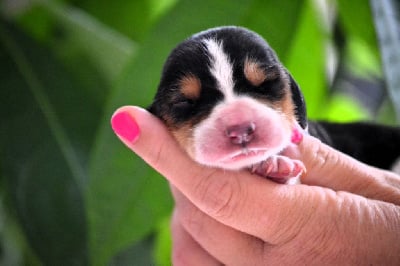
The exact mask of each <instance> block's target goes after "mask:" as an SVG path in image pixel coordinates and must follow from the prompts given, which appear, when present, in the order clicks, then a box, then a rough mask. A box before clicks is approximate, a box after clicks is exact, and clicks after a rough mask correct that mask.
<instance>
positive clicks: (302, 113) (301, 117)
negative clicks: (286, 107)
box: [288, 74, 307, 129]
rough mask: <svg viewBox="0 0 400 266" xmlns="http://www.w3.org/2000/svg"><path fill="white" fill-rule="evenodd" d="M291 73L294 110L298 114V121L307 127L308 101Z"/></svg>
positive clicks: (303, 126) (290, 80)
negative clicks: (306, 101)
mask: <svg viewBox="0 0 400 266" xmlns="http://www.w3.org/2000/svg"><path fill="white" fill-rule="evenodd" d="M288 75H289V82H290V90H291V92H292V100H293V104H294V107H295V109H294V111H295V115H296V119H297V122H298V123H299V125H300V126H301V127H302V128H303V129H305V128H306V127H307V109H306V103H305V101H304V97H303V93H302V92H301V90H300V88H299V86H298V85H297V83H296V81H294V79H293V77H292V76H291V75H290V74H288Z"/></svg>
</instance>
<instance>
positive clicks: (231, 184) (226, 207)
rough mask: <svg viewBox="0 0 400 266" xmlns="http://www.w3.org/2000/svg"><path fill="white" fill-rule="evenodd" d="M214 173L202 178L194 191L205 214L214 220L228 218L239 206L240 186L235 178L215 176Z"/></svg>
mask: <svg viewBox="0 0 400 266" xmlns="http://www.w3.org/2000/svg"><path fill="white" fill-rule="evenodd" d="M215 173H216V172H212V173H211V174H210V175H208V176H207V177H206V178H202V179H201V180H202V181H201V182H200V183H199V184H198V186H197V188H196V190H197V193H198V194H199V198H200V202H201V204H202V205H203V210H204V211H205V212H206V213H207V214H209V215H210V216H212V217H215V218H229V217H231V216H232V215H233V213H234V211H235V210H236V209H237V207H238V204H239V202H238V201H237V199H238V198H239V195H240V193H241V191H240V184H239V182H238V180H237V179H236V178H235V177H231V176H226V177H225V176H223V177H222V176H221V175H219V176H216V174H215Z"/></svg>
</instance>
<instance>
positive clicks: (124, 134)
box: [111, 112, 140, 143]
mask: <svg viewBox="0 0 400 266" xmlns="http://www.w3.org/2000/svg"><path fill="white" fill-rule="evenodd" d="M111 126H112V129H113V130H114V132H115V133H116V134H117V135H118V136H120V137H121V138H123V139H124V140H126V141H129V142H131V143H134V142H135V141H136V140H137V139H138V137H139V133H140V129H139V126H138V124H137V123H136V121H135V119H134V118H133V117H132V116H131V115H130V114H129V113H126V112H120V113H117V114H115V115H114V116H113V117H112V118H111Z"/></svg>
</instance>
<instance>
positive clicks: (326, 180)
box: [285, 136, 400, 205]
mask: <svg viewBox="0 0 400 266" xmlns="http://www.w3.org/2000/svg"><path fill="white" fill-rule="evenodd" d="M285 155H286V156H289V157H291V158H295V159H299V160H301V161H302V162H303V163H304V165H305V166H306V169H307V172H306V173H305V174H303V176H302V178H301V180H302V183H305V184H309V185H317V186H323V187H329V188H331V189H333V190H335V191H348V192H351V193H354V194H358V195H362V196H364V197H367V198H372V199H377V200H382V201H386V202H390V203H394V204H397V205H400V177H399V176H398V175H396V174H395V173H392V172H389V171H385V170H381V169H377V168H374V167H371V166H368V165H365V164H363V163H361V162H359V161H357V160H355V159H353V158H351V157H350V156H347V155H345V154H343V153H341V152H339V151H337V150H335V149H333V148H331V147H329V146H328V145H325V144H323V143H322V142H321V141H319V140H318V139H316V138H314V137H311V136H304V138H303V140H302V142H301V143H300V144H299V145H298V146H297V147H295V146H291V148H289V149H287V150H286V151H285Z"/></svg>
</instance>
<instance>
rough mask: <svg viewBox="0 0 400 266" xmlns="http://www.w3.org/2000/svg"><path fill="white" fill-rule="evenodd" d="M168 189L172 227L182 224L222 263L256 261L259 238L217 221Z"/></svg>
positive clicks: (261, 248) (261, 246) (261, 244)
mask: <svg viewBox="0 0 400 266" xmlns="http://www.w3.org/2000/svg"><path fill="white" fill-rule="evenodd" d="M172 191H173V195H174V198H175V203H176V204H175V212H174V219H175V220H176V222H175V226H177V227H179V226H181V227H183V228H184V229H183V230H184V231H185V232H188V233H189V234H190V236H191V238H192V239H194V240H195V241H196V242H197V243H199V245H200V246H201V247H203V248H204V249H205V250H206V251H207V253H208V254H211V255H212V256H213V257H214V258H216V259H217V260H218V261H220V262H222V263H223V264H224V265H258V264H260V259H261V258H262V257H263V256H262V254H263V251H264V242H263V241H261V240H260V239H258V238H255V237H253V236H250V235H247V234H245V233H243V232H239V231H237V230H235V229H233V228H231V227H228V226H226V225H224V224H221V223H220V222H218V221H216V220H215V219H213V218H211V217H209V216H208V215H206V214H204V213H203V212H202V211H200V210H199V209H198V208H196V207H195V206H194V205H193V204H192V203H191V202H190V201H189V200H187V199H186V198H185V197H184V196H183V195H182V194H181V193H180V192H179V191H178V190H176V189H174V188H173V189H172ZM181 230H182V229H181ZM188 265H189V264H188Z"/></svg>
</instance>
